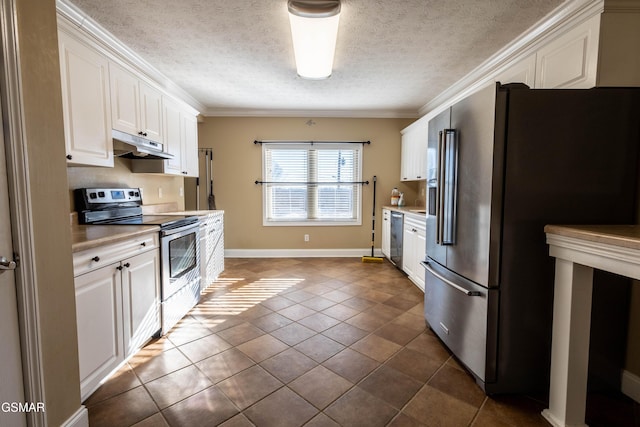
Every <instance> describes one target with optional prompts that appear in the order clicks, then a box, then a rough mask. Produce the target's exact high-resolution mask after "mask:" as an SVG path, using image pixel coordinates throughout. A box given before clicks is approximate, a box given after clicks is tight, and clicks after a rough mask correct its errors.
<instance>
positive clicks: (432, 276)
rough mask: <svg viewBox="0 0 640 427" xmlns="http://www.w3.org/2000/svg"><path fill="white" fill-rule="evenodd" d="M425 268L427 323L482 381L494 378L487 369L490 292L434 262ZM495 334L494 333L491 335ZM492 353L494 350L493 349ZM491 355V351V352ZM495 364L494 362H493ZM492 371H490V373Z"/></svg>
mask: <svg viewBox="0 0 640 427" xmlns="http://www.w3.org/2000/svg"><path fill="white" fill-rule="evenodd" d="M422 265H423V266H424V267H425V288H424V313H425V318H426V320H427V323H429V326H431V329H433V331H434V332H435V333H436V334H437V335H438V336H439V337H440V339H441V340H442V341H443V342H444V343H445V344H446V345H447V347H449V349H450V350H451V351H452V352H453V353H454V354H455V356H456V357H457V358H458V359H460V361H461V362H462V363H464V364H465V365H466V366H467V368H468V369H469V370H471V371H472V372H473V373H474V374H475V375H476V376H477V377H478V378H480V379H481V380H482V381H485V382H486V381H488V380H491V379H492V378H487V376H493V372H494V370H493V369H492V368H489V369H487V350H488V346H489V347H491V346H492V345H491V344H487V337H488V333H487V332H488V330H487V327H488V324H489V323H491V322H489V321H488V314H489V299H490V297H491V298H494V297H497V294H496V295H493V294H491V295H490V292H492V293H493V292H496V293H497V290H491V291H490V290H488V289H486V288H483V287H482V286H479V285H477V284H475V283H473V282H470V281H468V280H466V279H464V278H462V277H460V276H457V275H455V274H453V273H451V272H449V271H448V270H446V269H444V268H442V267H440V266H439V265H437V264H436V263H434V262H425V263H422ZM491 335H493V334H491ZM489 350H490V348H489ZM490 353H491V352H490ZM490 364H492V361H490ZM487 371H489V372H487Z"/></svg>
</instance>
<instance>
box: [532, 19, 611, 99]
mask: <svg viewBox="0 0 640 427" xmlns="http://www.w3.org/2000/svg"><path fill="white" fill-rule="evenodd" d="M599 33H600V16H595V17H593V18H591V19H590V20H588V21H586V22H584V23H582V24H580V25H578V26H577V27H575V28H573V29H572V30H570V31H568V32H566V33H565V34H563V35H562V36H560V37H558V38H556V39H554V40H552V41H551V42H549V43H547V44H546V45H545V46H543V47H541V48H540V49H538V51H537V55H536V56H537V58H536V80H535V85H534V86H535V87H536V88H544V89H557V88H563V89H587V88H591V87H594V86H595V85H596V77H597V76H596V74H597V71H598V36H599Z"/></svg>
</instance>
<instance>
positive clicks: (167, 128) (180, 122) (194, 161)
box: [132, 96, 198, 177]
mask: <svg viewBox="0 0 640 427" xmlns="http://www.w3.org/2000/svg"><path fill="white" fill-rule="evenodd" d="M162 108H163V111H162V126H163V134H164V151H165V152H167V153H169V154H171V155H173V158H171V159H169V160H134V161H133V163H132V171H133V172H134V173H162V174H169V175H181V176H189V177H197V176H198V120H197V118H196V115H195V113H193V112H192V111H191V109H189V108H188V107H187V106H186V105H185V104H183V103H181V102H179V101H176V100H175V99H173V98H170V97H167V96H164V97H163V98H162Z"/></svg>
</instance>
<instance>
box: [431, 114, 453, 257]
mask: <svg viewBox="0 0 640 427" xmlns="http://www.w3.org/2000/svg"><path fill="white" fill-rule="evenodd" d="M450 126H451V109H450V108H448V109H446V110H445V111H443V112H442V113H440V114H439V115H437V116H436V117H434V118H433V119H431V120H429V138H428V145H427V175H426V176H427V231H426V240H427V242H426V248H425V249H426V253H427V256H429V257H431V258H432V259H434V260H436V261H437V262H439V263H440V264H443V265H446V263H447V248H446V247H445V246H443V245H441V244H439V243H437V239H438V232H437V230H438V224H439V221H440V220H441V218H440V216H439V215H438V213H437V212H436V211H437V210H438V208H439V202H438V197H439V195H440V194H441V193H440V189H439V185H438V181H439V175H440V171H439V167H438V166H439V163H440V159H441V158H442V157H441V155H440V154H441V153H440V151H439V148H440V147H439V146H440V145H441V139H440V132H441V131H443V130H444V129H449V127H450Z"/></svg>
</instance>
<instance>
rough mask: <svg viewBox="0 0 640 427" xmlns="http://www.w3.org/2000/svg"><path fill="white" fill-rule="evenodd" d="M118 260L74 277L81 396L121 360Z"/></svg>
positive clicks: (94, 387)
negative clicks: (116, 262)
mask: <svg viewBox="0 0 640 427" xmlns="http://www.w3.org/2000/svg"><path fill="white" fill-rule="evenodd" d="M118 266H119V264H111V265H108V266H105V267H103V268H100V269H98V270H94V271H92V272H90V273H86V274H83V275H80V276H78V277H76V278H75V280H74V283H75V292H76V321H77V328H78V359H79V360H78V361H79V366H80V389H81V394H82V400H84V399H85V398H87V397H88V396H89V395H90V394H91V393H92V392H93V391H94V390H95V389H96V388H97V387H98V385H99V384H100V382H101V381H102V380H103V379H104V378H105V377H106V376H107V375H108V374H109V373H110V372H111V371H112V370H113V369H114V368H116V367H117V366H118V365H119V364H120V363H121V362H122V361H123V360H124V350H123V347H122V286H121V285H122V283H121V274H120V271H119V270H118V269H117V267H118Z"/></svg>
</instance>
